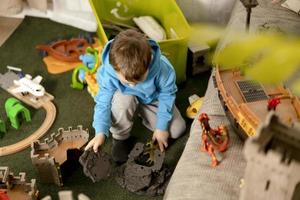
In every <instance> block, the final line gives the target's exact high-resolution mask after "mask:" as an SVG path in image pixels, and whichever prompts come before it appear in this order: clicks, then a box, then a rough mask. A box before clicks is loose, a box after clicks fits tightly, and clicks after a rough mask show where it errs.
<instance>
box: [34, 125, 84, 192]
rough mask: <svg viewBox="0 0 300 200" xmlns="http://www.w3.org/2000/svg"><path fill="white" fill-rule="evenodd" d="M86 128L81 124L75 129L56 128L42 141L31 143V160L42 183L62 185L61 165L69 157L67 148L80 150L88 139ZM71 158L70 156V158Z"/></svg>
mask: <svg viewBox="0 0 300 200" xmlns="http://www.w3.org/2000/svg"><path fill="white" fill-rule="evenodd" d="M88 139H89V133H88V130H87V129H86V130H83V129H82V126H78V127H77V129H73V128H72V127H69V128H68V129H67V130H64V129H63V128H60V129H58V133H56V134H55V133H53V134H51V136H50V137H49V138H46V139H45V140H44V142H40V141H35V142H33V143H32V144H31V161H32V164H33V165H35V167H36V168H37V170H38V173H39V176H40V180H41V181H42V182H44V183H55V184H57V185H59V186H62V185H63V180H62V173H61V167H62V165H63V164H64V163H66V161H67V160H68V159H70V158H69V157H70V156H69V154H68V150H71V149H77V150H80V149H81V148H82V147H83V146H84V145H85V144H86V143H87V141H88ZM71 159H72V158H71Z"/></svg>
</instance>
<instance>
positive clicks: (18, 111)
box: [5, 97, 31, 129]
mask: <svg viewBox="0 0 300 200" xmlns="http://www.w3.org/2000/svg"><path fill="white" fill-rule="evenodd" d="M5 112H6V115H7V117H8V119H9V121H10V123H11V126H12V127H14V128H15V129H19V128H20V121H19V120H20V117H18V116H20V115H21V116H22V118H23V119H25V121H26V122H30V121H31V115H30V111H29V110H28V109H27V108H26V107H25V106H23V105H22V104H21V102H20V101H19V100H17V99H15V98H13V97H11V98H8V99H7V100H6V102H5Z"/></svg>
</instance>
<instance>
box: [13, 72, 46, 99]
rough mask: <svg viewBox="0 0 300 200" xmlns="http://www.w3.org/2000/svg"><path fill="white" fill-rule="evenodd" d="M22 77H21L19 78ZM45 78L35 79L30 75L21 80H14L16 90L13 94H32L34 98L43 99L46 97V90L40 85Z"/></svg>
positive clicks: (38, 77)
mask: <svg viewBox="0 0 300 200" xmlns="http://www.w3.org/2000/svg"><path fill="white" fill-rule="evenodd" d="M19 77H20V76H19ZM42 79H43V77H41V76H36V77H35V78H34V79H32V77H31V76H30V75H29V74H26V75H25V76H24V77H20V79H19V80H14V84H15V86H16V87H15V88H14V89H13V90H12V92H13V93H21V94H22V95H23V96H25V95H27V94H29V93H30V94H31V95H33V96H34V97H36V98H38V97H42V96H44V95H45V88H44V87H43V86H42V85H41V84H40V83H41V81H42Z"/></svg>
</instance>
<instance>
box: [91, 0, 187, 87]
mask: <svg viewBox="0 0 300 200" xmlns="http://www.w3.org/2000/svg"><path fill="white" fill-rule="evenodd" d="M90 4H91V7H92V9H93V12H94V14H95V16H96V19H97V23H98V30H97V34H98V36H99V38H100V41H101V42H102V43H103V44H105V43H106V42H107V36H106V34H105V32H104V30H103V27H102V25H101V20H105V21H109V22H113V23H121V24H127V25H134V23H133V20H132V18H133V17H139V16H145V15H150V16H152V17H154V18H155V19H156V20H158V21H159V23H161V25H162V26H163V27H164V29H165V31H166V33H167V37H168V39H167V40H164V41H161V42H159V45H160V47H161V50H162V52H163V54H164V55H165V56H166V57H167V58H168V59H169V60H170V62H171V63H172V64H173V66H174V69H175V70H176V75H177V83H180V82H183V81H185V79H186V57H187V44H188V35H189V31H190V30H189V29H190V28H189V25H188V23H187V21H186V19H185V18H184V16H183V14H182V12H181V10H180V9H179V7H178V6H177V4H176V1H175V0H163V1H162V0H151V1H147V0H90Z"/></svg>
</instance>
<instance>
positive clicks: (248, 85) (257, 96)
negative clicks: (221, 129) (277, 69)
mask: <svg viewBox="0 0 300 200" xmlns="http://www.w3.org/2000/svg"><path fill="white" fill-rule="evenodd" d="M214 84H215V86H216V87H217V89H218V92H219V98H220V101H221V102H222V104H223V108H224V110H225V113H226V115H227V117H228V118H229V120H230V121H231V123H232V125H233V127H234V128H235V129H236V132H237V133H238V134H239V135H240V136H241V137H242V138H243V139H245V138H247V137H251V136H254V135H255V134H256V129H257V128H258V126H259V125H260V124H261V123H262V122H264V121H265V118H266V116H267V114H268V113H269V112H270V110H274V112H275V115H277V116H278V117H279V119H280V121H281V122H282V123H284V124H286V125H288V126H291V125H292V124H293V122H299V121H300V102H299V98H298V97H297V96H294V95H293V94H292V93H291V92H290V90H289V89H287V88H285V87H284V86H282V85H279V86H267V85H262V84H260V83H257V82H254V81H252V80H247V79H246V78H245V77H244V76H243V75H242V73H241V72H240V70H221V69H219V68H218V67H216V73H215V76H214ZM279 102H280V103H279ZM278 103H279V104H278Z"/></svg>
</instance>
